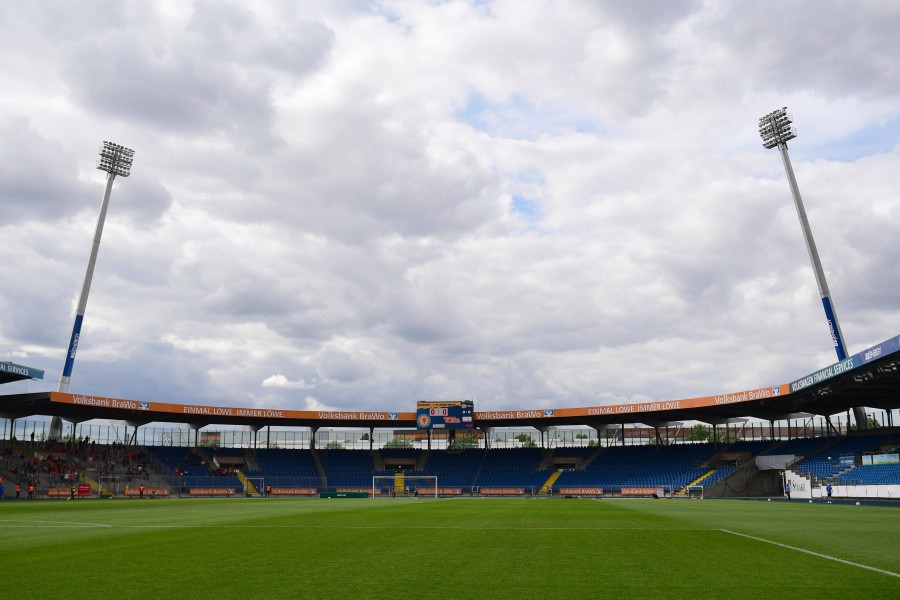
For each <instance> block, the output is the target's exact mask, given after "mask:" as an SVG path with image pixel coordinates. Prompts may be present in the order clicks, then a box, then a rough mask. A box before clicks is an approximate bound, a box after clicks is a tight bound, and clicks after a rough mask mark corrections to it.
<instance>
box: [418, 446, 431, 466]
mask: <svg viewBox="0 0 900 600" xmlns="http://www.w3.org/2000/svg"><path fill="white" fill-rule="evenodd" d="M429 456H431V450H421V451H420V452H419V454H418V456H417V458H416V471H425V465H427V464H428V457H429Z"/></svg>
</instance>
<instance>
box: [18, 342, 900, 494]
mask: <svg viewBox="0 0 900 600" xmlns="http://www.w3.org/2000/svg"><path fill="white" fill-rule="evenodd" d="M898 357H900V337H895V338H892V339H891V340H888V341H887V342H884V343H883V344H880V345H878V346H876V347H873V348H871V349H869V350H867V351H865V352H863V353H860V354H858V355H855V356H854V357H851V358H850V359H847V361H844V363H841V364H840V368H837V367H836V366H832V367H828V368H826V369H822V370H820V371H817V372H816V373H813V374H810V375H808V376H806V377H804V378H801V379H798V380H797V381H795V382H792V383H790V384H781V385H778V386H769V387H766V388H760V389H757V390H749V391H746V392H738V393H733V394H721V395H716V396H708V397H702V398H695V399H686V400H678V401H671V402H650V403H643V404H625V405H616V406H601V407H580V408H564V409H552V410H550V409H545V410H527V411H494V412H475V413H474V419H473V421H474V427H473V429H471V430H470V431H474V432H475V434H474V435H472V436H470V440H469V442H468V443H469V444H472V443H473V441H474V443H475V445H476V446H477V447H469V446H463V447H458V446H456V445H454V444H450V445H449V448H446V449H445V448H444V446H445V445H446V444H447V441H448V440H449V439H450V437H449V436H448V435H447V434H446V432H445V431H444V432H438V433H437V434H435V435H434V436H433V435H432V432H431V431H427V432H425V433H423V432H422V431H421V430H419V429H417V428H416V426H417V423H416V414H415V413H404V412H316V411H290V410H279V411H268V410H260V409H233V408H227V407H207V406H194V405H175V404H165V403H161V402H139V401H134V400H121V399H114V398H103V397H95V396H81V395H72V394H62V393H57V392H39V393H26V394H10V395H6V396H0V414H2V415H3V429H2V432H3V433H2V436H3V437H2V440H3V442H4V443H3V444H2V445H0V448H2V449H3V460H2V461H0V475H2V476H3V477H4V479H5V480H6V481H7V482H14V483H18V482H31V481H36V482H38V491H39V494H38V495H39V496H40V497H59V496H60V495H62V494H64V493H65V494H72V493H73V492H72V491H71V489H70V488H72V487H77V488H78V494H79V495H87V496H91V495H94V496H102V495H118V494H122V493H124V492H125V490H126V489H131V488H133V487H134V486H144V487H145V488H149V489H152V490H154V491H155V492H157V491H158V492H159V493H161V494H163V495H187V496H190V495H201V496H203V495H224V496H242V495H259V494H261V493H262V492H263V487H265V489H269V488H276V489H277V490H278V493H279V494H281V495H313V494H315V493H318V492H320V491H322V492H324V491H330V490H341V489H345V490H357V491H358V490H367V489H369V488H370V487H371V484H372V478H373V477H374V476H378V475H381V476H392V475H394V474H397V473H401V474H403V475H405V476H407V477H418V476H427V477H436V478H437V481H438V482H439V483H438V485H439V487H440V488H441V489H442V490H443V491H444V493H445V494H452V495H485V494H490V495H495V494H501V495H503V494H508V495H525V496H531V495H570V494H576V495H577V494H579V493H581V492H579V490H581V491H584V493H590V494H592V495H603V496H617V495H641V494H644V495H646V494H649V493H653V494H658V492H659V491H660V490H662V491H664V493H666V494H668V495H672V496H675V497H678V496H679V495H681V494H682V493H683V492H684V490H685V489H687V488H692V487H702V488H703V489H704V490H705V497H728V496H744V497H764V496H769V497H772V496H775V497H778V496H780V495H781V493H782V491H783V488H784V484H785V482H789V483H791V485H793V486H795V489H796V490H800V491H802V493H803V494H806V496H804V497H809V498H811V499H812V498H815V497H817V496H816V494H817V493H820V492H819V490H820V489H821V488H822V487H823V486H824V485H827V484H832V485H835V486H839V489H838V493H839V494H841V495H843V496H846V497H853V496H854V495H858V496H865V497H880V498H889V499H896V498H900V468H898V466H897V465H898V462H900V461H898V444H900V440H898V432H900V430H898V428H895V427H893V414H894V411H895V410H897V409H898V408H900V394H898V393H897V392H898V390H900V377H898V370H897V366H898V362H900V361H898V360H897V359H898ZM4 365H6V366H5V367H4V368H3V369H2V372H3V381H16V380H21V379H22V378H28V377H32V378H36V377H38V376H42V373H40V372H37V371H35V370H32V369H28V368H27V367H21V366H18V365H9V364H8V363H4ZM861 402H864V403H865V404H866V405H867V406H870V407H873V408H874V409H876V411H878V410H880V411H881V412H880V413H877V412H876V413H873V417H871V420H872V423H873V424H875V425H877V428H875V429H869V430H860V431H855V430H854V429H855V427H854V424H852V422H851V421H850V420H849V415H848V418H847V419H846V420H842V415H844V414H845V413H847V411H848V409H849V408H851V407H853V406H857V405H859V404H860V403H861ZM36 415H40V416H42V417H61V418H62V419H64V420H66V421H69V422H70V423H72V424H73V425H72V426H71V428H70V430H69V431H68V433H67V434H66V436H65V437H64V438H63V439H49V438H48V436H47V433H48V430H47V429H46V425H47V421H46V419H45V418H43V419H42V418H35V416H36ZM186 415H190V418H191V419H192V420H193V421H195V422H196V421H199V423H195V425H194V426H193V427H191V428H190V429H186V430H185V429H179V428H178V427H177V426H173V425H169V426H168V427H166V428H165V429H162V430H159V429H157V428H154V427H152V426H150V425H146V424H150V423H155V422H162V423H178V422H180V421H183V420H184V419H185V416H186ZM817 415H818V416H817ZM874 415H878V416H879V417H880V420H879V419H875V417H874ZM29 417H31V420H29ZM750 420H753V421H752V422H751V424H750V425H748V421H750ZM816 420H818V422H816ZM112 421H116V422H122V421H124V422H126V423H133V425H131V429H129V426H122V425H114V424H112V423H111V422H112ZM691 421H693V422H698V423H710V424H712V427H711V428H710V430H708V431H707V435H706V436H704V437H701V438H693V437H691V436H688V435H687V434H686V431H687V429H686V428H685V426H684V425H683V423H685V422H691ZM102 422H105V423H106V424H103V423H102ZM75 423H77V424H78V425H77V427H76V425H74V424H75ZM648 423H649V424H651V425H650V426H647V425H646V424H648ZM213 424H215V425H216V426H217V427H221V428H222V430H221V431H217V430H215V429H213V430H206V431H203V432H201V431H200V429H204V428H206V427H209V426H210V425H213ZM720 425H724V431H723V430H722V429H721V428H720V427H719V426H720ZM730 425H733V427H730ZM766 425H768V426H766ZM272 426H278V427H280V428H290V427H295V428H296V429H297V430H298V431H300V432H301V434H300V435H301V437H300V439H303V440H305V441H306V443H305V446H306V447H304V448H303V449H296V448H297V444H296V443H294V442H290V441H288V440H286V441H288V442H289V443H287V444H286V446H288V447H289V448H291V449H281V448H276V447H274V445H273V444H272V443H271V438H270V437H269V434H270V433H271V427H272ZM123 427H124V431H123V430H122V428H123ZM229 428H231V429H229ZM236 428H240V431H239V432H238V433H240V434H241V435H240V436H230V437H228V436H226V435H225V434H226V433H227V431H233V430H236ZM323 428H327V429H326V430H327V431H328V436H327V437H324V438H323V439H327V440H328V442H327V444H325V447H321V448H320V447H317V440H318V436H317V435H316V432H317V431H318V430H320V429H323ZM247 429H249V430H250V431H252V432H253V433H252V436H250V437H247V436H245V435H244V433H246V432H247V431H246V430H247ZM342 429H346V430H348V431H349V432H350V433H349V434H348V436H347V438H346V439H348V440H352V444H351V445H352V446H353V447H354V448H358V447H359V442H360V440H366V442H365V443H367V444H368V448H366V449H362V450H357V449H352V450H351V449H344V448H342V443H341V441H340V440H341V438H340V431H341V430H342ZM262 430H264V431H262ZM379 430H381V431H380V432H379ZM530 431H539V432H540V436H539V439H540V443H539V444H538V443H535V438H534V437H532V435H531V433H530ZM554 431H557V432H563V434H562V435H559V434H555V433H553V432H554ZM361 432H364V433H365V434H367V435H361ZM601 432H602V433H603V435H602V436H601V435H600V434H601ZM281 433H282V435H284V434H285V433H286V432H284V431H281ZM288 433H289V432H288ZM139 434H140V435H139ZM437 435H440V436H442V437H441V439H442V442H441V448H440V449H435V448H432V446H431V441H432V437H436V436H437ZM281 439H286V438H281ZM376 440H378V441H376ZM773 465H774V466H773ZM72 483H74V484H75V485H74V486H70V484H72ZM9 489H10V486H8V485H7V487H6V493H7V494H8V492H9ZM573 490H574V491H573Z"/></svg>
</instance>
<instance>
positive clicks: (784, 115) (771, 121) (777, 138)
mask: <svg viewBox="0 0 900 600" xmlns="http://www.w3.org/2000/svg"><path fill="white" fill-rule="evenodd" d="M793 121H794V118H793V115H791V114H790V113H789V112H787V107H784V108H779V109H778V110H774V111H772V112H770V113H769V114H767V115H766V116H764V117H761V118H760V119H759V135H760V137H761V138H762V141H763V147H764V148H774V147H775V146H779V145H781V144H784V143H787V141H788V140H792V139H794V138H795V137H797V130H796V129H795V128H794V127H792V123H793Z"/></svg>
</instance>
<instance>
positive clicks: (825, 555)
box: [719, 529, 900, 577]
mask: <svg viewBox="0 0 900 600" xmlns="http://www.w3.org/2000/svg"><path fill="white" fill-rule="evenodd" d="M719 531H721V532H723V533H730V534H731V535H739V536H741V537H745V538H748V539H751V540H756V541H757V542H764V543H766V544H772V545H773V546H779V547H781V548H787V549H788V550H795V551H797V552H803V553H804V554H811V555H812V556H817V557H819V558H824V559H827V560H833V561H835V562H839V563H844V564H845V565H850V566H852V567H859V568H860V569H868V570H870V571H875V572H876V573H882V574H884V575H890V576H891V577H900V573H894V572H893V571H887V570H885V569H879V568H877V567H870V566H869V565H861V564H859V563H855V562H852V561H849V560H844V559H843V558H838V557H836V556H828V555H827V554H821V553H819V552H813V551H812V550H806V549H805V548H798V547H796V546H789V545H787V544H782V543H781V542H773V541H772V540H767V539H764V538H761V537H756V536H753V535H747V534H746V533H738V532H737V531H729V530H728V529H720V530H719Z"/></svg>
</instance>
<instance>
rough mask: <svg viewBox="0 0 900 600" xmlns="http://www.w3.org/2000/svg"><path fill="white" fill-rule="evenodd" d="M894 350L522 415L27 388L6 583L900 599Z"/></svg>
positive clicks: (404, 593) (158, 589)
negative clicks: (186, 400) (650, 398)
mask: <svg viewBox="0 0 900 600" xmlns="http://www.w3.org/2000/svg"><path fill="white" fill-rule="evenodd" d="M898 359H900V336H898V337H893V338H891V339H889V340H887V341H885V342H884V343H882V344H879V345H877V346H875V347H872V348H869V349H867V350H865V351H864V352H861V353H859V354H856V355H853V356H851V357H849V358H848V359H846V360H845V361H841V362H838V363H835V364H833V365H830V366H827V367H824V368H823V369H821V370H819V371H816V372H815V373H811V374H807V375H805V376H803V377H800V378H798V379H797V380H795V381H793V382H790V383H784V384H777V385H772V386H766V387H763V388H759V389H755V390H747V391H741V392H732V393H724V394H719V395H714V396H709V397H703V398H693V399H684V400H672V401H665V402H654V403H646V404H630V405H614V406H598V407H583V408H559V409H550V410H548V409H542V410H528V409H523V410H513V411H502V412H479V411H477V410H474V408H475V407H473V405H472V403H471V401H422V402H419V403H418V404H417V406H416V411H415V412H410V411H401V410H398V411H397V412H386V413H383V412H352V411H341V412H332V411H323V412H313V411H291V410H266V409H255V408H254V409H249V408H248V409H240V408H230V407H211V406H194V405H176V404H167V403H162V402H155V401H143V400H130V399H117V398H106V397H99V396H85V395H77V394H67V393H60V392H41V393H24V394H8V395H5V396H3V397H2V400H0V402H2V414H3V418H4V428H3V436H4V439H3V442H4V444H3V445H4V447H5V450H4V454H3V462H2V463H0V467H2V469H3V470H2V471H0V474H2V476H3V482H4V487H3V490H4V491H3V502H2V503H0V519H2V524H0V542H2V544H3V546H4V548H6V549H8V550H7V551H6V552H5V557H6V560H5V564H6V566H7V572H8V573H9V575H8V576H7V577H6V579H7V581H9V582H11V583H10V585H12V586H14V587H22V586H24V587H26V588H35V586H38V589H40V590H41V594H40V595H41V596H44V595H46V594H50V593H54V592H57V593H61V594H62V593H65V594H66V595H67V596H70V597H88V596H94V595H96V594H97V593H98V592H99V593H100V594H101V595H106V594H110V595H111V594H118V593H121V592H122V590H129V589H130V590H132V591H133V593H134V594H135V595H137V594H138V593H139V594H140V595H146V594H162V595H179V596H184V597H213V596H215V597H220V596H222V595H226V596H229V595H237V594H238V593H239V594H240V595H241V596H246V597H253V598H255V597H273V596H278V597H281V596H287V597H322V598H327V597H334V596H337V595H340V596H344V595H356V596H360V597H376V596H377V597H380V596H383V595H385V594H393V595H397V596H399V597H410V596H413V595H417V596H424V597H461V598H475V597H485V596H495V597H511V596H513V595H514V596H516V597H526V598H528V597H548V596H553V597H583V596H585V595H588V594H594V593H597V590H598V589H599V590H606V591H608V593H609V594H610V595H612V594H615V595H625V596H629V597H648V596H655V595H659V594H667V593H678V594H692V595H695V596H700V597H715V596H723V595H724V596H727V597H734V598H743V597H759V595H760V594H764V595H773V596H774V595H775V594H778V595H780V596H784V597H804V596H806V595H807V594H808V593H809V592H810V591H812V592H813V593H815V592H818V589H817V588H819V587H821V585H822V584H821V582H822V580H823V579H824V580H827V581H828V582H829V583H828V589H829V592H831V593H835V594H840V595H841V596H844V597H860V598H863V597H864V598H889V597H896V595H897V594H898V593H900V558H898V557H900V552H898V550H900V547H898V541H897V540H898V536H897V532H898V525H900V513H898V508H900V507H897V506H894V505H895V503H896V502H897V501H898V498H900V464H898V460H897V457H898V445H900V439H898V430H897V428H895V427H894V426H893V423H892V414H893V412H892V411H894V410H896V409H897V408H898V398H900V395H898V393H897V391H898V383H900V379H898V375H897V364H898ZM0 374H2V378H3V382H4V383H6V382H12V381H17V380H22V379H24V378H40V377H42V376H43V374H42V373H41V372H40V371H36V370H34V369H30V368H28V367H24V366H21V365H14V364H9V363H4V364H0ZM860 403H862V404H864V405H865V406H867V407H868V409H867V416H868V422H869V425H872V427H869V428H867V429H862V428H859V429H857V427H856V426H855V424H854V421H853V419H852V409H853V408H854V407H856V406H858V405H859V404H860ZM403 408H406V407H403ZM46 416H50V417H58V418H61V419H62V420H64V422H65V423H66V426H65V427H64V429H63V432H64V433H63V435H62V436H61V437H59V438H54V437H50V436H49V435H48V434H49V431H50V430H49V428H48V427H49V422H48V421H47V420H46V419H43V418H40V417H46ZM36 417H37V418H36ZM691 422H695V423H697V424H695V425H692V426H689V425H686V423H691ZM118 423H124V425H119V424H118ZM184 423H187V424H188V425H189V426H188V427H186V428H185V427H184V425H183V424H184ZM704 424H705V425H704ZM826 490H831V495H830V496H831V497H828V496H829V495H828V494H827V491H826ZM226 498H227V499H226ZM729 498H730V499H729ZM713 499H716V500H713ZM16 500H19V501H16ZM38 500H42V501H38ZM63 500H74V502H63ZM106 500H112V501H113V502H112V503H110V502H108V501H106ZM700 500H702V502H701V501H700ZM772 500H774V501H775V502H772ZM482 501H484V502H482ZM38 564H43V565H52V568H53V570H54V576H53V577H45V576H43V575H41V574H40V569H37V565H38ZM738 573H740V575H739V576H738V575H737V574H738ZM182 575H184V577H182ZM137 580H139V583H138V582H137ZM71 581H78V582H80V584H79V586H76V587H77V588H78V589H77V590H76V591H75V592H74V593H73V589H72V585H71V583H70V582H71ZM81 586H84V587H81ZM138 590H139V591H138ZM238 590H239V592H238ZM601 595H605V594H604V593H601Z"/></svg>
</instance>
